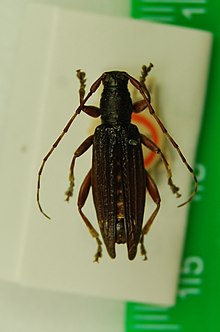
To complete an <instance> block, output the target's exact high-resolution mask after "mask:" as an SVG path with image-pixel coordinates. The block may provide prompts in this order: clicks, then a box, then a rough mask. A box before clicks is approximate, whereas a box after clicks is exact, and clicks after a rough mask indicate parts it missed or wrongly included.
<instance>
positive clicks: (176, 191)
mask: <svg viewBox="0 0 220 332" xmlns="http://www.w3.org/2000/svg"><path fill="white" fill-rule="evenodd" d="M168 185H169V186H170V189H171V190H172V192H173V194H175V195H176V198H179V197H181V196H182V195H181V194H180V193H179V190H180V188H179V187H177V186H175V184H174V183H173V181H172V179H171V178H169V179H168Z"/></svg>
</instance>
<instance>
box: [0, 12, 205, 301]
mask: <svg viewBox="0 0 220 332" xmlns="http://www.w3.org/2000/svg"><path fill="white" fill-rule="evenodd" d="M210 43H211V36H210V34H209V33H207V32H201V31H195V30H191V29H183V28H176V27H172V26H166V25H159V24H154V23H146V22H140V21H139V22H137V21H134V20H129V19H118V18H110V17H104V16H96V15H89V14H84V13H77V12H71V11H68V10H63V9H60V8H58V7H57V8H56V7H46V6H44V7H42V6H33V7H31V9H30V10H29V12H28V13H27V16H26V21H25V29H24V38H23V47H22V49H21V51H20V53H19V55H18V69H17V72H16V73H15V86H14V90H13V93H12V96H13V98H12V105H11V113H10V114H9V115H8V124H9V125H10V127H9V130H8V134H7V137H6V140H5V152H4V155H5V158H4V160H3V162H2V165H1V168H2V170H1V174H7V175H8V176H7V177H5V178H3V179H2V188H1V190H2V191H1V195H2V197H5V198H6V203H5V204H4V207H3V209H2V212H1V213H2V215H1V223H3V224H4V233H3V234H1V238H2V239H1V240H2V241H1V243H2V245H3V248H4V250H3V251H1V253H0V255H1V256H0V259H1V261H2V262H3V266H4V268H3V270H2V273H1V277H2V278H5V279H10V280H16V281H18V282H20V283H22V284H24V285H31V286H34V287H40V288H47V289H53V290H59V291H61V290H62V291H66V292H71V293H78V294H84V295H94V296H98V297H105V298H111V299H120V300H132V301H144V302H149V303H155V304H163V305H172V304H173V303H174V302H175V294H176V286H177V281H178V271H179V265H180V259H181V254H182V248H183V241H184V234H185V228H186V219H187V218H186V217H187V210H188V207H184V208H181V209H177V208H176V206H177V205H178V203H179V202H180V201H177V200H176V199H175V197H173V195H172V194H171V192H170V189H169V188H168V187H167V185H166V174H164V181H162V183H160V193H161V197H162V207H161V210H160V213H159V216H158V218H157V219H156V221H155V223H154V225H153V227H152V229H151V232H150V233H149V235H148V236H147V238H146V239H145V244H146V248H147V251H148V257H149V259H148V261H147V262H143V261H142V259H141V257H140V255H139V253H138V255H137V258H136V259H135V261H132V262H130V261H128V260H127V253H126V246H117V248H116V250H117V258H116V259H115V260H111V259H110V258H109V257H108V255H107V253H106V250H105V248H103V258H102V260H101V261H100V264H94V263H93V262H92V261H93V255H94V253H95V251H96V243H95V241H94V240H93V239H92V238H91V236H90V234H89V232H88V231H87V229H86V227H85V225H84V223H83V221H82V220H81V217H80V216H79V214H78V212H77V208H76V201H77V193H78V189H79V186H80V184H81V183H82V181H83V178H84V177H85V175H86V174H87V171H88V170H89V168H90V167H91V151H90V152H88V153H86V154H85V155H84V156H82V157H81V158H80V160H77V162H76V169H75V175H76V187H75V192H74V197H73V199H72V200H71V202H70V203H69V204H68V205H67V204H66V203H65V202H64V192H65V190H66V189H67V187H68V171H69V164H70V161H71V158H72V155H73V152H74V150H75V149H76V148H77V147H78V145H79V144H80V143H81V142H82V141H83V140H84V139H85V138H86V137H87V136H88V128H89V127H90V126H91V121H92V120H91V119H90V118H89V117H88V116H87V115H85V114H81V115H80V116H78V118H77V119H76V120H75V122H74V123H73V125H72V127H71V130H70V132H69V133H68V135H66V137H65V138H64V140H63V141H62V142H61V143H60V145H59V147H58V148H57V149H56V151H55V152H54V155H52V156H51V158H50V159H49V160H48V164H46V167H45V172H44V174H43V177H42V191H41V200H42V205H43V207H44V209H45V211H46V212H47V213H48V214H49V215H50V216H51V218H52V221H51V222H48V221H47V220H45V219H44V218H43V217H42V216H41V214H40V213H39V211H38V210H37V207H36V201H35V195H36V174H37V171H38V168H39V166H40V163H41V160H42V157H43V156H44V155H45V154H46V152H47V151H48V149H49V148H50V146H51V145H52V143H53V142H54V140H55V138H56V137H57V136H58V134H59V133H60V132H61V130H62V129H63V127H64V125H65V123H66V122H67V121H68V119H69V118H70V117H71V115H72V113H73V111H74V110H75V109H76V107H77V106H78V81H77V79H76V78H75V69H78V68H82V69H83V70H85V71H86V73H87V77H88V80H87V87H89V86H90V85H91V83H92V82H93V81H94V80H95V79H96V78H97V77H98V76H99V75H100V74H101V73H102V72H103V71H106V70H125V71H127V72H128V73H129V74H131V75H133V76H136V77H138V76H139V71H140V67H141V65H142V64H144V63H146V64H148V63H149V62H153V63H154V66H155V69H154V72H153V76H154V77H155V78H156V80H157V83H158V85H159V87H160V104H161V108H162V110H163V117H164V118H165V122H166V125H167V127H168V129H169V130H170V131H171V133H172V135H173V136H174V137H175V139H176V140H177V142H178V144H179V145H180V146H181V147H182V149H183V151H184V154H185V155H186V156H187V159H188V161H189V162H190V163H192V162H193V159H194V152H195V147H196V141H197V137H198V132H199V127H200V120H201V112H202V107H203V101H204V91H205V84H206V78H207V71H208V63H209V52H210ZM98 96H99V94H97V96H94V97H92V98H91V100H90V103H91V104H97V102H98ZM172 161H173V164H172V168H173V172H174V174H175V177H174V179H175V182H176V184H178V185H179V186H180V187H181V192H182V193H185V195H184V196H183V197H186V195H187V193H188V192H189V184H190V181H191V177H190V175H189V173H188V172H187V170H186V168H185V167H184V165H182V164H181V162H180V161H179V158H178V157H177V156H175V153H174V159H173V160H172ZM148 206H149V209H152V206H151V203H148V205H147V209H146V211H147V213H150V212H148ZM84 211H85V213H86V215H87V216H88V217H89V219H90V220H91V221H92V223H93V225H94V226H95V227H96V228H97V229H98V227H97V222H96V217H95V213H94V208H93V204H92V198H91V196H90V197H89V199H88V201H87V203H86V207H85V209H84ZM145 219H146V218H145ZM9 248H10V249H9Z"/></svg>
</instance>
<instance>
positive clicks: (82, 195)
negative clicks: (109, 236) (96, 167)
mask: <svg viewBox="0 0 220 332" xmlns="http://www.w3.org/2000/svg"><path fill="white" fill-rule="evenodd" d="M90 187H91V170H90V171H89V173H88V174H87V175H86V177H85V179H84V181H83V183H82V185H81V188H80V191H79V196H78V210H79V213H80V215H81V217H82V219H83V221H84V222H85V224H86V226H87V227H88V229H89V232H90V234H91V235H92V237H94V238H95V239H96V242H97V244H98V249H97V252H96V254H95V258H94V262H98V260H99V258H101V257H102V242H101V240H100V239H99V233H98V232H97V231H96V230H95V228H94V227H93V226H92V224H91V223H90V221H89V220H88V218H87V217H86V216H85V214H84V213H83V211H82V208H83V206H84V204H85V202H86V199H87V197H88V194H89V189H90Z"/></svg>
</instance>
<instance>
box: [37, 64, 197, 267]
mask: <svg viewBox="0 0 220 332" xmlns="http://www.w3.org/2000/svg"><path fill="white" fill-rule="evenodd" d="M152 67H153V65H152V64H150V65H149V66H148V67H147V66H143V67H142V73H141V77H140V80H139V81H138V80H137V79H135V78H134V77H132V76H130V75H129V74H128V73H126V72H124V71H110V72H105V73H103V74H102V75H101V76H100V77H99V78H98V79H97V80H96V81H95V82H94V83H93V84H92V85H91V87H90V91H89V92H88V94H87V95H86V97H85V86H86V84H85V83H86V77H85V73H84V72H82V71H81V70H78V71H77V77H78V78H79V81H80V89H79V96H80V104H79V106H78V108H77V109H76V111H75V113H74V114H73V116H72V117H71V119H70V120H69V122H68V123H67V125H66V126H65V127H64V129H63V131H62V133H61V134H60V136H59V137H58V138H57V139H56V141H55V142H54V144H53V145H52V147H51V149H50V150H49V152H48V153H47V154H46V156H45V157H44V158H43V161H42V164H41V166H40V169H39V172H38V180H37V203H38V207H39V209H40V211H41V212H42V213H43V214H44V215H45V216H46V217H47V218H49V219H50V217H49V216H48V215H47V214H46V213H45V212H44V210H43V208H42V206H41V203H40V186H41V174H42V171H43V168H44V166H45V163H46V161H47V159H48V158H49V157H50V155H51V154H52V152H53V151H54V149H55V148H56V147H57V145H58V144H59V142H60V141H61V139H62V138H63V136H64V135H65V134H66V133H67V131H68V130H69V128H70V126H71V124H72V122H73V121H74V120H75V118H76V116H77V115H78V114H79V113H80V112H81V111H83V112H85V113H86V114H88V115H89V116H92V117H99V116H100V117H101V124H100V125H99V126H97V127H96V129H95V132H94V134H93V135H90V136H89V137H88V138H86V140H85V141H84V142H83V143H82V144H81V145H80V146H79V147H78V149H77V150H76V151H75V153H74V156H73V158H72V162H71V165H70V173H69V188H68V190H67V191H66V193H65V194H66V201H69V199H70V197H71V196H72V195H73V187H74V167H75V160H76V159H77V158H78V157H80V156H81V155H82V154H83V153H85V152H86V151H87V150H88V149H89V148H90V147H91V146H93V157H92V168H91V169H90V170H89V172H88V174H87V175H86V177H85V179H84V181H83V183H82V185H81V188H80V191H79V196H78V211H79V214H80V215H81V217H82V219H83V221H84V222H85V224H86V226H87V227H88V229H89V231H90V233H91V235H92V237H94V238H95V240H96V242H97V246H98V249H97V252H96V254H95V257H94V261H96V262H98V260H99V258H100V257H101V256H102V242H101V240H100V237H99V233H98V232H97V231H96V229H95V228H94V227H93V225H92V224H91V222H90V221H89V219H88V218H87V216H86V215H85V214H84V212H83V210H82V209H83V207H84V205H85V202H86V199H87V197H88V194H89V191H90V188H91V187H92V195H93V201H94V206H95V210H96V215H97V219H98V224H99V228H100V231H101V235H102V238H103V241H104V243H105V246H106V249H107V251H108V254H109V256H110V257H111V258H115V257H116V252H115V244H116V243H117V244H120V243H126V244H127V251H128V259H129V260H133V259H134V258H135V256H136V253H137V247H138V245H139V244H140V249H141V255H142V256H143V259H144V260H146V259H147V253H146V249H145V247H144V236H145V235H146V234H147V233H148V231H149V229H150V227H151V225H152V223H153V221H154V219H155V217H156V215H157V213H158V211H159V209H160V203H161V198H160V194H159V191H158V188H157V186H156V184H155V182H154V180H153V178H152V177H151V175H150V174H149V172H148V171H147V170H146V169H145V168H144V162H143V153H142V145H144V146H146V147H147V148H148V149H150V150H151V151H153V152H155V153H156V154H158V155H159V156H160V158H161V160H162V162H163V164H164V166H165V170H166V172H167V177H168V185H169V186H170V188H171V190H172V192H173V193H174V194H175V195H176V197H177V198H178V197H180V196H181V194H180V193H179V188H178V187H177V186H176V185H175V184H174V183H173V180H172V172H171V168H170V166H169V163H168V161H167V159H166V158H165V156H164V154H163V152H162V151H161V149H160V148H159V147H158V146H157V145H156V144H155V143H154V142H153V141H152V140H150V139H149V138H148V137H146V136H145V135H143V134H140V133H139V130H138V128H137V127H136V126H135V125H134V124H132V123H131V116H132V113H133V112H135V113H139V112H142V111H143V110H144V109H146V108H148V110H149V112H150V114H151V115H152V116H153V117H154V119H155V120H156V122H157V123H158V125H159V127H160V128H161V130H162V132H163V133H164V134H165V135H166V137H167V139H168V140H169V141H170V143H171V144H172V145H173V147H174V148H175V149H176V151H177V153H178V154H179V156H180V158H181V160H182V162H183V163H184V164H185V166H186V167H187V169H188V170H189V172H190V173H191V175H192V176H193V179H194V189H193V191H192V193H191V195H190V196H189V198H188V199H187V201H185V202H184V203H182V204H180V205H179V207H180V206H183V205H185V204H187V203H188V202H190V201H191V200H192V198H193V196H194V195H195V194H196V191H197V187H198V181H197V178H196V175H195V173H194V171H193V169H192V167H191V166H190V165H189V163H188V162H187V160H186V158H185V157H184V155H183V153H182V152H181V150H180V148H179V146H178V145H177V143H176V142H175V140H174V139H173V138H172V136H171V135H170V134H169V133H168V131H167V129H166V128H165V126H164V125H163V123H162V122H161V120H160V119H159V118H158V116H157V115H156V113H155V111H154V109H153V107H152V105H151V98H150V93H149V91H148V89H147V87H146V84H145V79H146V77H147V75H148V73H149V71H150V70H151V68H152ZM128 82H130V83H131V84H132V85H133V86H134V87H135V88H136V89H137V90H138V91H139V92H140V94H141V96H142V99H141V100H139V101H137V102H135V103H132V99H131V97H130V93H129V90H128ZM101 83H102V84H103V92H102V95H101V99H100V107H99V108H98V107H95V106H87V105H85V104H86V102H87V101H88V99H89V98H90V97H91V95H92V94H94V93H95V92H96V90H97V89H98V88H99V86H100V85H101ZM146 192H148V194H149V196H150V197H151V198H152V200H153V202H154V203H155V204H156V207H155V209H154V211H153V213H152V214H151V216H150V217H149V219H148V221H147V222H146V224H145V225H144V226H143V216H144V209H145V197H146Z"/></svg>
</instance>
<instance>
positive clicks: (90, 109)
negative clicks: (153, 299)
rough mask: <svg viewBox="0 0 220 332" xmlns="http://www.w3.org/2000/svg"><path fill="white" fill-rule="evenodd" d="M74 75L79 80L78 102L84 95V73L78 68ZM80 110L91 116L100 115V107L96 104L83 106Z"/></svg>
mask: <svg viewBox="0 0 220 332" xmlns="http://www.w3.org/2000/svg"><path fill="white" fill-rule="evenodd" d="M76 76H77V77H78V79H79V82H80V88H79V101H80V104H81V103H82V101H83V98H84V96H85V87H86V73H85V72H84V71H81V69H78V70H77V71H76ZM82 111H83V112H85V113H86V114H88V115H90V116H92V117H93V118H97V117H98V116H100V114H101V113H100V109H99V108H98V107H96V106H83V108H82Z"/></svg>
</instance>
